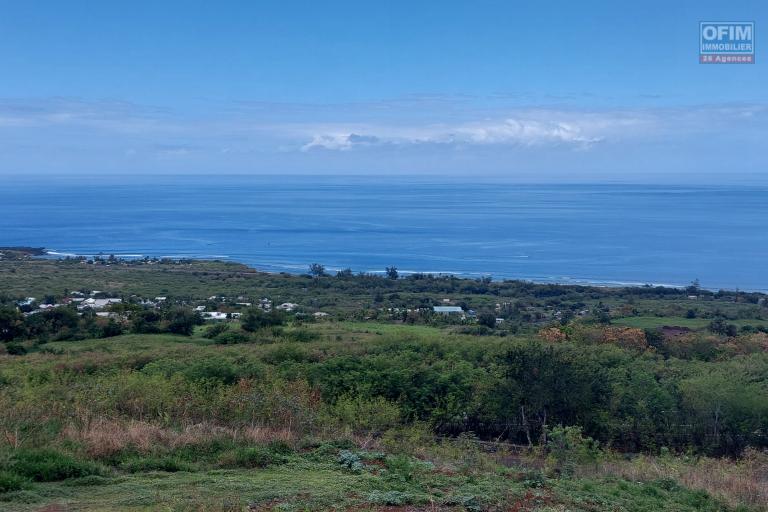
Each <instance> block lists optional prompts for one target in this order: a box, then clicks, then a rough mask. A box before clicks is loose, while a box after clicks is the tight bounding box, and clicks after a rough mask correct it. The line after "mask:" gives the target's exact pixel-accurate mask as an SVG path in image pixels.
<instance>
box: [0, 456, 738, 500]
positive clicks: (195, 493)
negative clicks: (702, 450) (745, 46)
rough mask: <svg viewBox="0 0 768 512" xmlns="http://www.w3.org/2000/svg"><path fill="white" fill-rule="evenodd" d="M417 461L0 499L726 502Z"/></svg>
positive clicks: (122, 482) (272, 470)
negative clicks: (537, 480) (404, 466)
mask: <svg viewBox="0 0 768 512" xmlns="http://www.w3.org/2000/svg"><path fill="white" fill-rule="evenodd" d="M412 464H416V466H418V467H423V469H421V470H416V471H415V473H407V474H405V473H402V472H401V469H400V466H399V465H397V464H396V465H394V466H393V467H392V468H390V467H389V465H388V466H387V468H386V469H381V468H379V467H378V466H368V467H367V468H366V469H364V470H362V471H357V472H352V471H349V470H346V469H344V468H343V467H342V466H340V465H339V464H337V463H335V462H313V461H309V460H306V459H304V460H297V461H295V462H293V463H291V464H287V465H283V466H278V467H268V468H266V469H252V470H245V469H237V470H211V471H201V472H192V473H190V472H172V473H168V472H148V473H138V474H127V475H119V476H116V477H114V478H111V479H103V478H102V479H90V480H83V479H81V480H70V481H66V482H57V483H45V484H36V485H35V486H34V487H33V488H32V489H28V490H23V491H16V492H11V493H8V494H6V495H4V496H3V497H2V498H0V499H2V500H4V501H5V503H4V505H5V506H6V507H8V508H7V509H8V510H15V511H19V512H24V511H32V510H40V509H41V507H43V506H46V505H52V504H59V505H66V506H68V507H70V508H71V509H72V510H82V511H107V510H110V511H114V510H122V511H149V510H192V509H194V510H213V511H217V510H238V511H240V510H243V509H244V507H246V506H247V505H262V506H268V505H273V506H277V505H280V508H279V509H278V510H296V511H299V510H331V509H335V510H338V509H343V508H345V507H359V508H358V510H374V509H375V506H376V505H411V506H416V507H418V506H428V505H430V504H434V505H435V506H437V508H438V509H441V510H487V509H495V508H496V507H504V508H503V509H504V510H507V509H509V510H517V509H515V508H514V507H515V506H518V507H521V508H519V510H569V511H574V512H578V511H584V512H587V511H596V510H623V511H627V512H651V511H657V510H665V511H672V512H694V511H699V512H702V511H703V512H718V511H726V510H728V509H727V508H726V507H724V506H723V505H722V504H720V503H718V502H717V501H715V500H713V499H712V498H710V497H709V496H707V495H706V494H704V493H701V492H698V491H690V490H687V489H684V488H682V487H680V486H678V485H676V484H674V483H671V484H670V483H669V482H664V481H661V482H651V483H638V482H628V481H625V480H619V479H602V480H549V479H545V480H543V485H541V486H533V487H530V485H531V484H530V483H528V482H527V481H525V480H522V479H521V478H519V477H517V476H516V475H518V474H519V473H518V472H515V471H510V470H502V469H500V470H499V471H488V472H473V473H469V474H461V473H456V474H454V473H448V474H446V473H445V472H442V471H437V470H435V469H431V468H430V466H423V465H422V464H421V463H419V462H413V463H412ZM2 506H3V504H2V503H0V508H2ZM547 506H549V507H551V508H546V507H547ZM527 507H531V508H527ZM533 507H536V508H533Z"/></svg>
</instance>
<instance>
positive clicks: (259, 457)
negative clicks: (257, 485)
mask: <svg viewBox="0 0 768 512" xmlns="http://www.w3.org/2000/svg"><path fill="white" fill-rule="evenodd" d="M283 462H285V457H284V456H283V455H280V454H278V453H275V452H273V451H272V450H270V449H269V448H266V447H262V446H251V447H241V448H235V449H233V450H229V451H227V452H224V453H223V454H222V455H221V456H220V457H219V465H220V466H222V467H227V468H266V467H267V466H271V465H274V464H281V463H283Z"/></svg>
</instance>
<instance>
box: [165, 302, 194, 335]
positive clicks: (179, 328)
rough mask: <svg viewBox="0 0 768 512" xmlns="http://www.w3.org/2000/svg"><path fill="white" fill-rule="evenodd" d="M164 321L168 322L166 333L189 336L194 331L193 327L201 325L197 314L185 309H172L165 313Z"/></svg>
mask: <svg viewBox="0 0 768 512" xmlns="http://www.w3.org/2000/svg"><path fill="white" fill-rule="evenodd" d="M165 320H166V321H167V322H168V327H167V329H168V332H171V333H173V334H181V335H184V336H191V335H192V333H193V332H194V330H195V325H197V324H199V323H201V321H200V317H199V315H198V314H197V313H195V312H194V311H192V310H189V309H186V308H173V309H171V310H169V311H168V312H166V313H165Z"/></svg>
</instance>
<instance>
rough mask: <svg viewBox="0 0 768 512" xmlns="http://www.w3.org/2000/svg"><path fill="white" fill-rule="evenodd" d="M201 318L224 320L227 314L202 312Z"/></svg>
mask: <svg viewBox="0 0 768 512" xmlns="http://www.w3.org/2000/svg"><path fill="white" fill-rule="evenodd" d="M202 317H203V318H204V319H205V320H226V319H227V314H226V313H221V312H219V311H203V313H202Z"/></svg>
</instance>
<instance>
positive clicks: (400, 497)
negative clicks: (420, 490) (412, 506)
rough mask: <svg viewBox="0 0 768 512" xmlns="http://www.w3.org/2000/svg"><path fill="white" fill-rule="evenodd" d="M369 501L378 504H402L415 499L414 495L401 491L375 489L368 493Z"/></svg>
mask: <svg viewBox="0 0 768 512" xmlns="http://www.w3.org/2000/svg"><path fill="white" fill-rule="evenodd" d="M368 501H369V502H370V503H374V504H376V505H389V506H395V507H397V506H402V505H408V504H409V503H411V502H412V501H413V497H412V496H411V495H410V494H408V493H405V492H400V491H373V492H372V493H370V494H369V495H368Z"/></svg>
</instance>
